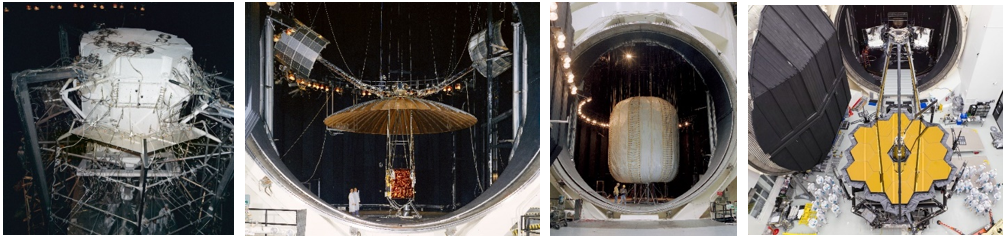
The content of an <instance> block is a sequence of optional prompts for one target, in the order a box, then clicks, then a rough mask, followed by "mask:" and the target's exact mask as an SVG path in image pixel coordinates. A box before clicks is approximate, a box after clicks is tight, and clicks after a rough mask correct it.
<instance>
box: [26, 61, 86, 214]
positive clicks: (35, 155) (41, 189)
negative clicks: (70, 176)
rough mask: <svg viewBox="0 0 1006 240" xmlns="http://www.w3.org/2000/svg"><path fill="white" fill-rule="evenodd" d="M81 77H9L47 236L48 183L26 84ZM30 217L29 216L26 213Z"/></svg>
mask: <svg viewBox="0 0 1006 240" xmlns="http://www.w3.org/2000/svg"><path fill="white" fill-rule="evenodd" d="M80 74H81V73H80V72H78V71H76V70H75V69H71V68H60V69H44V70H41V71H25V72H20V73H14V74H11V81H12V82H14V86H13V87H14V95H16V96H17V98H15V99H16V100H17V102H18V103H19V104H18V112H19V113H20V115H21V124H22V126H23V127H24V131H25V138H27V139H26V140H27V141H25V145H24V147H25V148H26V149H25V151H24V152H25V153H26V156H27V158H28V159H26V160H31V162H32V168H34V172H33V173H32V174H33V176H34V179H35V180H36V181H38V182H37V184H33V186H34V187H35V188H36V190H37V191H38V193H39V195H40V196H41V198H42V216H43V218H44V219H45V223H46V232H48V233H52V232H51V231H52V230H53V229H52V228H50V227H52V226H53V225H54V223H53V222H52V220H53V218H52V216H51V212H50V211H51V210H52V198H51V197H52V196H51V194H50V193H49V181H48V176H47V175H46V172H45V165H44V164H43V163H42V153H41V151H40V149H39V143H38V132H37V131H38V129H37V128H36V126H35V114H34V113H33V112H32V108H31V96H30V95H29V94H28V84H32V83H43V82H48V81H55V80H62V79H68V78H73V77H78V76H79V75H80ZM29 214H30V213H29Z"/></svg>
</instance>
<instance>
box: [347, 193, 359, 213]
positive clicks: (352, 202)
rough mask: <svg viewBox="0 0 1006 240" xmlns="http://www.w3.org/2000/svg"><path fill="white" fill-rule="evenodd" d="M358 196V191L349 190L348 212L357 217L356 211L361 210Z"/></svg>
mask: <svg viewBox="0 0 1006 240" xmlns="http://www.w3.org/2000/svg"><path fill="white" fill-rule="evenodd" d="M358 196H359V195H356V189H355V188H350V189H349V209H347V210H349V213H350V214H353V215H356V211H358V210H359V209H360V205H359V203H358V202H357V198H358Z"/></svg>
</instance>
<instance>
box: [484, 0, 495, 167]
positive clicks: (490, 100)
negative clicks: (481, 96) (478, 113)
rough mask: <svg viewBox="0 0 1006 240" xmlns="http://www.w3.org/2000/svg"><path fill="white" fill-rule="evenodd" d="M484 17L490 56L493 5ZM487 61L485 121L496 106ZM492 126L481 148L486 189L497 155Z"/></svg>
mask: <svg viewBox="0 0 1006 240" xmlns="http://www.w3.org/2000/svg"><path fill="white" fill-rule="evenodd" d="M486 16H487V17H486V41H485V45H486V54H487V55H491V54H492V52H493V51H492V49H493V46H492V44H491V43H492V39H493V30H492V28H493V5H492V4H489V7H488V9H487V10H486ZM489 60H490V59H488V58H487V59H486V73H488V74H486V75H485V76H486V94H487V98H486V119H493V110H495V105H496V104H495V103H496V102H495V100H494V98H495V91H496V83H495V81H493V75H492V72H493V65H492V63H489ZM493 125H495V124H492V123H489V124H486V136H485V137H486V141H485V142H484V143H483V146H485V147H484V148H483V149H484V150H485V151H486V171H485V176H484V177H485V178H486V181H484V182H486V183H488V185H487V186H484V187H488V186H489V185H492V173H493V171H494V169H493V167H494V166H495V161H493V156H494V155H495V154H496V153H497V151H496V149H495V148H492V146H493V144H494V142H495V141H494V138H495V136H496V133H495V128H494V127H493Z"/></svg>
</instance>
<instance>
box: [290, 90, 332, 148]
mask: <svg viewBox="0 0 1006 240" xmlns="http://www.w3.org/2000/svg"><path fill="white" fill-rule="evenodd" d="M326 98H327V97H326ZM326 106H328V100H327V99H326V100H325V104H322V106H321V108H318V112H317V113H315V114H314V117H312V118H311V121H310V122H308V123H307V126H306V127H304V131H302V132H300V136H297V139H296V140H294V141H293V143H291V144H290V147H289V148H287V149H286V151H285V152H283V155H282V156H280V157H279V159H283V158H285V157H286V154H288V153H290V150H293V147H294V146H296V145H297V142H299V141H300V139H301V138H303V137H304V134H305V133H307V130H309V129H311V124H314V120H317V119H318V115H321V112H322V111H324V110H325V107H326Z"/></svg>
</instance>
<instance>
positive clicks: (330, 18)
mask: <svg viewBox="0 0 1006 240" xmlns="http://www.w3.org/2000/svg"><path fill="white" fill-rule="evenodd" d="M326 4H327V3H321V8H322V9H325V18H326V19H328V30H329V32H331V33H332V42H333V43H335V50H336V51H338V52H339V58H340V59H342V65H343V66H346V69H352V68H349V63H348V62H346V57H345V56H343V54H342V48H341V47H339V39H337V38H336V37H335V28H334V27H332V15H330V14H329V13H328V6H326ZM368 37H369V36H368ZM368 42H369V41H368ZM368 46H369V43H368ZM363 63H364V64H363V66H364V67H366V66H367V64H366V63H367V59H366V52H364V59H363ZM360 74H363V73H360Z"/></svg>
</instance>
